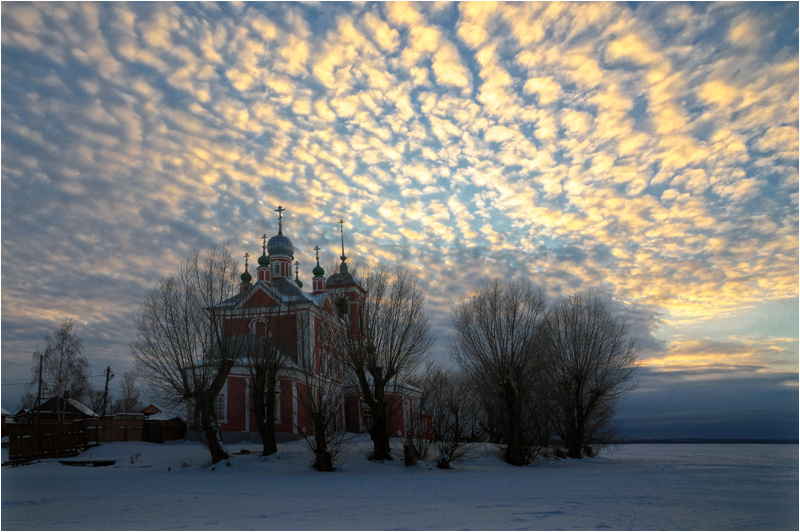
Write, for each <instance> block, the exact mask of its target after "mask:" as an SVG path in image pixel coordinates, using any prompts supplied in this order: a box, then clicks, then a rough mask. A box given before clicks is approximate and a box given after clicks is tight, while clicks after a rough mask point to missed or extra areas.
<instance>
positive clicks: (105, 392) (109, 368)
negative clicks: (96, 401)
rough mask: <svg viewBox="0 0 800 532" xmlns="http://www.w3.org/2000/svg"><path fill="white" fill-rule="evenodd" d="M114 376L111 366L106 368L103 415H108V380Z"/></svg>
mask: <svg viewBox="0 0 800 532" xmlns="http://www.w3.org/2000/svg"><path fill="white" fill-rule="evenodd" d="M113 378H114V375H112V374H111V366H108V367H107V368H106V389H105V391H104V392H103V417H105V416H106V403H107V402H108V381H110V380H111V379H113Z"/></svg>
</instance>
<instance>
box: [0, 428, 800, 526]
mask: <svg viewBox="0 0 800 532" xmlns="http://www.w3.org/2000/svg"><path fill="white" fill-rule="evenodd" d="M242 448H246V449H252V450H253V451H255V452H257V451H258V450H259V449H260V447H259V446H258V445H235V446H230V447H229V450H231V451H239V450H241V449H242ZM279 448H280V452H279V455H278V456H272V457H269V458H267V459H262V458H261V457H260V456H259V455H258V454H250V455H236V456H234V458H232V460H231V461H230V464H231V465H230V467H227V466H225V465H224V464H218V465H217V466H216V467H215V468H213V469H212V468H211V467H207V466H205V465H204V463H205V462H206V461H207V460H208V455H207V452H206V451H205V449H204V448H203V447H202V446H201V445H199V444H197V443H193V442H181V443H173V444H164V445H157V444H150V443H140V442H136V443H110V444H105V445H102V446H100V447H97V448H94V449H91V450H89V451H87V452H86V453H84V454H83V455H81V456H80V457H78V458H76V459H84V460H85V459H116V460H117V462H116V464H115V465H113V466H110V467H67V466H64V465H61V464H59V463H58V461H49V462H39V463H35V464H31V465H27V466H24V467H14V468H12V467H3V468H2V523H0V524H2V528H3V530H20V529H21V530H31V529H60V530H74V529H105V530H127V529H140V530H141V529H144V530H146V529H176V530H177V529H190V530H202V529H215V530H248V529H258V530H282V529H283V530H288V529H291V530H308V529H315V530H341V529H349V530H366V529H369V530H382V529H482V530H492V529H505V530H514V529H538V530H542V529H592V530H596V529H627V530H630V529H638V530H647V529H662V530H663V529H672V530H686V529H706V530H715V529H739V530H741V529H748V530H754V529H787V530H788V529H791V530H797V529H798V524H799V523H798V446H797V445H711V444H705V445H700V444H698V445H690V444H683V445H624V446H620V447H619V448H617V449H615V450H610V451H607V452H605V453H604V454H603V455H601V456H600V457H599V458H595V459H587V460H582V461H581V460H552V461H550V460H548V461H544V462H542V463H539V464H538V465H535V466H529V467H524V468H519V467H512V466H509V465H506V464H505V463H503V462H502V461H501V460H500V458H499V454H498V453H497V452H496V450H494V449H492V448H489V449H484V448H481V450H480V451H479V452H477V453H476V455H475V456H474V457H473V458H472V459H471V460H469V461H467V462H466V463H463V464H458V465H456V469H454V470H450V471H442V470H439V469H436V468H435V467H431V466H429V465H426V464H420V466H419V467H414V468H405V467H403V464H402V460H400V461H395V462H393V463H389V462H387V463H383V464H380V463H371V462H368V461H367V460H366V459H365V458H364V457H365V456H366V455H367V453H368V449H369V442H368V440H366V439H364V438H363V437H360V438H358V439H356V440H355V441H354V442H352V443H351V446H350V448H349V449H348V451H347V453H346V454H345V455H344V457H343V458H344V460H343V464H342V469H341V470H340V471H338V472H335V473H319V472H317V471H314V470H313V469H311V467H310V455H309V454H307V451H306V449H305V447H304V444H303V443H302V442H294V443H287V444H282V445H280V446H279ZM396 454H397V455H398V456H401V457H402V453H401V452H399V451H398V452H397V453H396Z"/></svg>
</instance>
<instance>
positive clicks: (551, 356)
mask: <svg viewBox="0 0 800 532" xmlns="http://www.w3.org/2000/svg"><path fill="white" fill-rule="evenodd" d="M544 338H545V341H544V347H545V352H546V353H547V360H548V364H547V367H548V372H549V376H548V385H549V386H548V387H549V389H550V391H551V394H552V398H553V400H554V403H555V405H556V416H555V430H556V432H557V433H558V435H559V436H560V437H561V439H562V440H563V441H564V444H565V445H566V446H567V456H570V457H572V458H581V457H582V456H583V450H584V448H585V447H586V446H587V444H588V443H590V442H595V443H601V444H602V443H604V442H606V441H608V439H609V438H610V436H612V435H613V429H614V427H613V424H612V418H613V414H614V411H615V410H616V406H617V404H618V402H619V400H620V398H621V397H622V396H623V395H625V394H626V393H628V392H630V391H631V390H633V389H634V388H635V383H634V382H633V381H632V376H633V371H634V369H635V367H636V353H637V351H638V347H637V342H636V340H635V339H634V338H631V337H630V335H629V334H628V325H627V323H626V322H625V320H624V319H622V318H621V317H620V316H618V315H616V314H615V313H614V312H613V310H612V309H611V308H610V306H609V305H608V304H607V303H606V302H604V301H603V300H602V299H601V298H600V297H599V296H597V295H596V294H591V293H588V294H577V295H574V296H571V297H567V298H563V299H561V300H560V301H558V302H557V303H555V304H554V305H553V307H552V308H551V310H550V312H549V313H548V315H547V320H546V334H545V336H544Z"/></svg>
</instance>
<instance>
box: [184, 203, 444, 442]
mask: <svg viewBox="0 0 800 532" xmlns="http://www.w3.org/2000/svg"><path fill="white" fill-rule="evenodd" d="M276 210H277V211H278V234H276V235H274V236H273V237H271V238H270V239H269V240H267V236H266V235H263V237H262V239H263V241H262V253H261V256H260V257H259V258H258V266H257V267H256V277H255V279H254V278H253V277H252V275H251V274H250V273H249V271H248V264H247V257H249V255H246V256H245V271H244V273H243V274H242V275H241V280H242V282H241V284H240V293H239V294H238V295H237V296H235V297H233V298H231V299H229V300H228V301H226V302H224V303H223V304H222V305H221V307H223V308H225V312H226V314H227V315H228V316H230V320H232V321H237V322H238V323H237V325H236V328H237V329H239V330H246V331H248V332H249V333H250V334H253V335H256V336H266V335H270V336H271V335H272V334H275V333H276V332H279V334H280V335H281V337H282V338H284V339H287V340H288V341H285V342H283V344H284V345H285V346H286V349H285V350H286V352H285V353H284V355H285V356H286V358H287V359H288V360H290V361H293V362H297V360H298V354H300V355H303V356H304V357H306V358H305V360H313V361H314V371H315V372H316V374H317V376H324V378H327V379H332V380H333V381H335V382H336V383H337V385H339V386H341V388H342V394H343V399H344V400H343V401H342V404H341V407H340V412H338V414H337V415H336V416H335V420H334V423H333V424H334V427H333V428H334V430H346V431H349V432H366V431H367V430H368V429H369V426H370V423H371V417H370V415H369V410H368V409H366V407H365V405H363V404H362V402H361V399H360V397H359V395H358V393H357V388H356V387H353V386H349V385H348V382H349V379H348V376H347V375H346V374H345V372H344V371H343V369H342V367H341V365H340V364H338V363H337V361H336V360H335V358H334V357H333V355H332V354H331V351H330V349H329V348H328V345H326V341H325V339H324V338H325V334H323V332H324V330H325V328H326V327H331V326H341V323H336V322H338V320H340V315H341V314H344V313H350V315H352V316H360V315H361V314H363V309H364V303H363V302H364V297H365V292H364V290H363V288H362V287H361V285H360V284H359V282H358V280H357V279H355V278H354V277H353V276H352V275H351V274H350V273H349V271H348V267H347V263H346V260H347V257H346V256H345V254H344V232H343V230H342V255H341V257H340V258H341V260H342V262H341V265H340V266H339V271H338V272H337V273H334V274H333V275H330V276H329V277H327V278H326V277H325V270H324V269H323V268H322V267H321V266H320V264H319V251H320V249H319V247H317V248H315V250H316V252H317V256H316V260H317V263H316V266H315V267H314V268H313V270H312V272H311V273H312V274H313V277H312V278H311V291H310V292H306V291H304V290H303V282H302V281H301V280H300V272H299V265H298V263H296V262H294V251H295V248H294V244H293V243H292V241H291V239H290V238H289V237H288V236H286V235H284V234H283V216H282V215H283V211H284V210H285V209H284V208H283V207H280V206H279V207H278V209H276ZM340 224H342V227H343V224H344V222H343V221H341V220H340ZM293 262H294V266H295V268H294V270H295V271H294V279H292V273H293V272H292V265H293ZM276 311H277V312H276ZM276 315H279V319H276V318H275V316H276ZM364 318H365V319H368V317H367V316H364ZM358 321H359V320H350V322H351V323H353V328H354V329H356V328H357V324H358ZM352 334H353V335H358V334H359V331H358V330H353V331H352ZM310 357H313V358H310ZM300 371H301V370H300V369H299V368H298V367H296V366H294V367H293V365H292V363H291V362H290V363H289V364H288V365H287V368H286V369H284V370H282V371H281V372H280V373H279V378H278V387H277V390H276V392H275V394H276V404H275V431H276V436H277V438H278V441H286V440H289V439H294V438H296V437H298V435H299V434H301V433H302V432H303V431H306V432H307V433H309V434H310V433H312V426H311V422H310V419H309V416H308V415H306V413H305V412H304V409H303V405H302V402H301V401H300V400H299V398H298V389H299V387H302V386H304V385H305V380H304V379H303V376H302V375H301V374H300V373H299V372H300ZM250 387H251V378H250V374H249V371H248V369H247V368H246V367H244V366H243V365H238V366H235V367H234V368H233V370H232V371H231V372H230V375H229V376H228V379H227V382H226V384H225V386H224V387H223V389H222V391H221V392H220V394H219V396H218V397H217V399H216V403H215V411H216V414H217V419H218V421H219V424H220V428H221V430H222V435H223V439H224V440H225V441H227V442H229V443H234V442H239V441H251V442H254V443H258V442H260V437H259V434H258V431H257V429H256V422H255V417H254V416H255V412H254V409H253V405H252V404H251V403H252V400H251V389H250ZM387 392H388V393H387V398H388V402H389V403H390V405H389V408H390V414H391V415H390V421H389V423H390V427H389V429H390V434H392V435H396V436H399V437H405V436H406V435H407V434H409V433H410V432H411V433H415V432H422V433H423V434H425V433H426V432H428V431H429V429H428V427H429V426H430V418H429V417H428V416H421V417H422V419H420V415H419V413H418V404H419V397H420V391H419V390H418V389H416V388H414V387H412V386H408V385H403V384H400V383H398V384H397V385H395V386H394V387H392V388H391V390H389V389H387ZM189 428H190V430H198V429H199V424H198V422H197V421H196V420H195V421H193V422H191V423H190V427H189ZM415 428H416V430H415ZM426 429H427V430H426Z"/></svg>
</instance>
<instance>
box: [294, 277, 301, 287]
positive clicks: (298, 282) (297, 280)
mask: <svg viewBox="0 0 800 532" xmlns="http://www.w3.org/2000/svg"><path fill="white" fill-rule="evenodd" d="M294 282H295V283H296V284H297V286H299V287H300V288H303V281H301V280H300V279H299V278H295V280H294Z"/></svg>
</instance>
